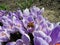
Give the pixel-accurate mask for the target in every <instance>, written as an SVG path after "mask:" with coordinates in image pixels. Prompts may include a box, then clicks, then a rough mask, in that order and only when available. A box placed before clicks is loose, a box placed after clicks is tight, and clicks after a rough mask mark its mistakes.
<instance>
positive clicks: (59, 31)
mask: <svg viewBox="0 0 60 45" xmlns="http://www.w3.org/2000/svg"><path fill="white" fill-rule="evenodd" d="M50 36H51V38H52V41H51V44H55V43H57V42H58V41H60V25H58V26H57V27H55V28H54V29H53V31H52V33H51V35H50Z"/></svg>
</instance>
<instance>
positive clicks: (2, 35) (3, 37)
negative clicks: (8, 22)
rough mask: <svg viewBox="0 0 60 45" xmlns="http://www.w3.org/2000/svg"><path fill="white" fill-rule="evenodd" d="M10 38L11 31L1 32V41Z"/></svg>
mask: <svg viewBox="0 0 60 45" xmlns="http://www.w3.org/2000/svg"><path fill="white" fill-rule="evenodd" d="M9 38H10V35H9V33H7V32H6V31H1V32H0V42H6V41H8V40H9Z"/></svg>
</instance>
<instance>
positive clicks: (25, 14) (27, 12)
mask: <svg viewBox="0 0 60 45" xmlns="http://www.w3.org/2000/svg"><path fill="white" fill-rule="evenodd" d="M23 15H24V16H25V17H26V16H29V15H30V12H29V9H28V8H26V9H25V10H24V11H23Z"/></svg>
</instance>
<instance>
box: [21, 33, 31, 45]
mask: <svg viewBox="0 0 60 45" xmlns="http://www.w3.org/2000/svg"><path fill="white" fill-rule="evenodd" d="M22 40H23V42H24V44H25V45H30V37H29V36H28V35H27V34H24V35H22Z"/></svg>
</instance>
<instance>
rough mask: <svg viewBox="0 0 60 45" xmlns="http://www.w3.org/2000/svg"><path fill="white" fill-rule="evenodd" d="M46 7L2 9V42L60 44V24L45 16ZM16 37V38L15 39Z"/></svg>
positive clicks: (10, 43)
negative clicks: (15, 9) (13, 10)
mask: <svg viewBox="0 0 60 45" xmlns="http://www.w3.org/2000/svg"><path fill="white" fill-rule="evenodd" d="M43 12H44V8H42V9H40V8H38V7H36V6H33V7H31V8H30V9H28V8H26V9H25V10H23V12H22V11H21V10H17V11H15V12H11V11H9V12H8V14H5V13H6V11H3V10H1V11H0V44H1V45H2V43H1V42H7V43H6V44H5V45H58V44H59V43H60V25H59V23H57V24H55V23H51V22H50V21H49V20H47V19H45V18H44V17H43V15H42V14H43ZM15 38H16V39H15Z"/></svg>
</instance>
